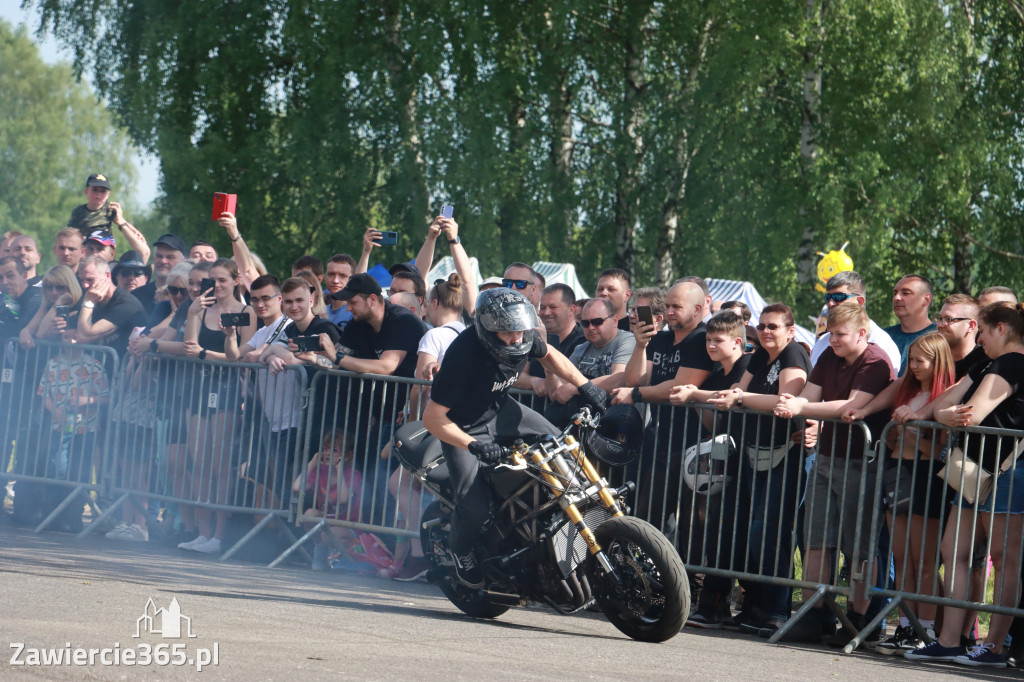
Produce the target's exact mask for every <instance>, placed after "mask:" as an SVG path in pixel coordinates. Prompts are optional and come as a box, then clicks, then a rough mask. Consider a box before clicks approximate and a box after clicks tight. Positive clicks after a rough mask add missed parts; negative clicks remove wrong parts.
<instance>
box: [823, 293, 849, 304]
mask: <svg viewBox="0 0 1024 682" xmlns="http://www.w3.org/2000/svg"><path fill="white" fill-rule="evenodd" d="M852 296H856V294H825V303H842V302H843V301H845V300H846V299H848V298H850V297H852Z"/></svg>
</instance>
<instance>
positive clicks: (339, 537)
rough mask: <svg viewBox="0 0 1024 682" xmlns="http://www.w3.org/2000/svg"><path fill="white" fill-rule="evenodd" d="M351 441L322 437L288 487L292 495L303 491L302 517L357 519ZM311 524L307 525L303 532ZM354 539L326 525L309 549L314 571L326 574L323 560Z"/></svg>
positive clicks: (358, 492) (357, 477) (359, 480)
mask: <svg viewBox="0 0 1024 682" xmlns="http://www.w3.org/2000/svg"><path fill="white" fill-rule="evenodd" d="M354 445H355V437H354V436H352V435H349V434H347V433H345V432H344V431H342V430H340V429H333V430H331V431H328V432H327V433H326V434H324V437H323V440H322V441H321V443H320V451H319V452H317V453H316V454H315V455H313V457H312V458H311V459H310V460H309V464H308V465H307V466H306V471H305V473H303V474H300V475H299V476H298V477H297V478H296V479H295V482H294V483H293V484H292V490H293V491H294V492H296V493H299V492H302V491H305V495H306V497H307V499H310V500H311V502H310V503H309V506H307V508H306V511H305V512H304V513H305V516H307V517H312V518H323V519H328V520H331V519H333V520H342V521H354V520H357V519H358V518H359V507H360V505H361V499H362V489H363V475H362V474H361V473H359V472H358V471H356V469H355V449H354V447H353V446H354ZM314 525H315V524H314V523H310V522H307V523H306V524H305V526H306V529H307V530H309V529H311V528H312V527H313V526H314ZM355 539H356V534H355V533H354V532H353V531H352V530H351V529H349V528H345V527H343V526H337V525H327V526H325V528H324V529H323V530H322V531H320V533H319V534H318V536H317V538H316V540H315V545H314V549H313V565H312V569H313V570H314V571H326V570H327V568H328V565H327V559H328V557H330V556H331V555H333V554H335V552H338V550H339V549H340V550H342V551H343V552H344V553H346V554H347V552H345V550H346V548H347V547H348V546H349V545H350V544H351V543H352V541H353V540H355Z"/></svg>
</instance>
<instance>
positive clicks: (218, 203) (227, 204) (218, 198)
mask: <svg viewBox="0 0 1024 682" xmlns="http://www.w3.org/2000/svg"><path fill="white" fill-rule="evenodd" d="M237 203H238V195H237V194H224V193H223V192H214V193H213V219H214V220H220V214H221V213H230V214H231V215H234V214H235V205H236V204H237Z"/></svg>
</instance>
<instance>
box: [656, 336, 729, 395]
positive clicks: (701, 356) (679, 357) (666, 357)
mask: <svg viewBox="0 0 1024 682" xmlns="http://www.w3.org/2000/svg"><path fill="white" fill-rule="evenodd" d="M706 336H707V326H706V325H705V324H704V323H703V322H701V323H700V324H698V325H697V326H696V327H695V328H694V329H693V331H691V332H690V333H689V334H687V335H686V336H685V337H683V340H682V341H680V342H679V343H675V341H674V339H675V335H674V333H673V332H672V331H661V332H658V333H657V334H656V335H655V336H654V338H652V339H651V340H650V342H649V343H648V344H647V359H648V360H650V361H651V363H653V365H654V366H653V367H652V368H651V386H657V385H658V384H660V383H663V382H666V381H672V380H673V379H675V378H676V372H678V371H679V368H680V367H689V368H692V369H703V370H709V371H710V370H711V368H712V367H713V366H714V364H715V363H714V362H712V360H711V358H710V357H709V356H708V349H707V346H706V345H705V342H704V338H705V337H706Z"/></svg>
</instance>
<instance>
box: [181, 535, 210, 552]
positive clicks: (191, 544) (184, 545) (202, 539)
mask: <svg viewBox="0 0 1024 682" xmlns="http://www.w3.org/2000/svg"><path fill="white" fill-rule="evenodd" d="M209 541H210V538H208V537H206V536H205V535H200V536H199V537H197V538H196V539H195V540H190V541H188V542H180V543H178V549H189V550H191V549H195V546H196V545H205V544H206V543H207V542H209Z"/></svg>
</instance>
